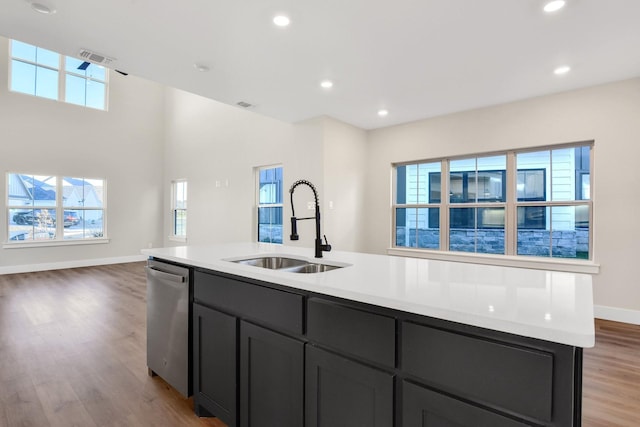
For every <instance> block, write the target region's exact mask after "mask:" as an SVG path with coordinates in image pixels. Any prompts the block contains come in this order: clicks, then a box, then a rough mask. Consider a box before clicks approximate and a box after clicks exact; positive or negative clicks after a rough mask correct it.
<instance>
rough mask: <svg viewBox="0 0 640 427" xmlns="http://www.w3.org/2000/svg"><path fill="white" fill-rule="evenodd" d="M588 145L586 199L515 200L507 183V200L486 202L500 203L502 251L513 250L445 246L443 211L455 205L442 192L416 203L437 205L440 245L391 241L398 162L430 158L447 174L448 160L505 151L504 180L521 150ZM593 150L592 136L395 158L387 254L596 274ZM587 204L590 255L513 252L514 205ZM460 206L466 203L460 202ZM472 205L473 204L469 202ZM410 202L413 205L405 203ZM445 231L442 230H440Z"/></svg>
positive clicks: (510, 175) (445, 189) (510, 177)
mask: <svg viewBox="0 0 640 427" xmlns="http://www.w3.org/2000/svg"><path fill="white" fill-rule="evenodd" d="M584 145H588V146H589V147H590V149H591V155H590V157H589V162H590V165H589V168H590V174H591V194H590V196H589V199H587V200H568V201H545V202H518V201H517V197H516V194H509V191H510V189H511V187H510V186H509V185H507V193H508V194H507V195H506V196H507V197H506V199H507V201H506V202H502V203H491V204H486V205H487V206H499V205H503V206H504V207H505V251H510V252H512V253H514V254H485V253H474V252H455V251H450V250H448V248H449V232H448V229H449V216H448V215H447V214H446V213H447V211H448V209H450V208H451V207H452V206H453V207H457V206H458V204H451V203H450V202H449V201H448V200H445V197H444V196H442V197H441V200H440V203H433V204H428V205H429V206H427V205H425V206H422V205H420V207H429V208H439V209H440V249H427V248H409V247H402V246H395V245H394V242H395V240H396V225H395V224H396V208H397V207H404V205H402V204H397V203H396V202H395V201H396V200H397V194H396V191H397V182H396V179H397V174H396V173H395V169H396V168H397V167H398V166H402V165H410V164H420V163H433V162H441V176H442V177H444V176H447V177H448V176H449V161H451V160H456V159H466V158H472V157H485V156H494V155H506V157H507V160H506V161H507V168H506V173H507V178H506V179H507V181H508V182H509V181H510V180H514V177H513V173H514V171H516V170H517V165H516V154H517V153H525V152H535V151H542V150H557V149H562V148H571V147H579V146H584ZM594 151H595V143H594V141H593V140H590V141H580V142H573V143H566V144H557V145H546V146H541V147H531V148H528V149H517V150H505V151H499V152H488V153H476V154H469V155H464V156H452V157H447V158H436V159H425V160H417V161H409V162H398V163H394V164H392V169H393V173H392V187H391V188H392V191H391V197H392V199H391V201H392V203H391V215H390V218H391V242H390V247H388V248H387V254H388V255H395V256H405V257H414V258H425V259H433V260H442V261H454V262H467V263H476V264H488V265H498V266H505V267H521V268H533V269H542V270H554V271H565V272H574V273H586V274H598V273H599V272H600V264H598V263H597V262H595V258H594V255H595V253H594V249H593V218H594V213H593V210H594V209H593V194H594V190H593V189H594V187H595V185H594V179H595V178H594V177H595V174H594V169H593V165H594V157H595V156H594V154H593V153H594ZM442 183H443V184H444V186H443V193H442V194H443V195H445V194H449V191H448V189H449V187H448V186H449V180H448V179H442ZM513 192H514V193H515V187H513ZM585 204H588V205H589V254H590V256H591V258H590V259H589V260H576V259H572V258H554V257H535V256H526V255H515V253H516V252H517V239H516V235H515V234H516V233H515V228H514V225H513V224H516V223H517V207H518V206H528V205H536V206H539V205H544V206H549V207H552V206H571V205H574V206H577V205H585ZM464 205H465V206H464V207H467V206H466V205H467V204H464ZM468 205H470V206H469V207H478V206H479V205H485V204H483V203H480V204H478V203H475V204H471V203H470V204H468ZM471 205H473V206H471ZM407 206H413V205H407ZM445 229H446V230H447V231H443V230H445Z"/></svg>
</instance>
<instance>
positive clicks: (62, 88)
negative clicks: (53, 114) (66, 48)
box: [58, 55, 67, 102]
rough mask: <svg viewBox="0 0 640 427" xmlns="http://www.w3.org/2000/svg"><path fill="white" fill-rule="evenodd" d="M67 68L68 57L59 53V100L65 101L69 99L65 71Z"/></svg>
mask: <svg viewBox="0 0 640 427" xmlns="http://www.w3.org/2000/svg"><path fill="white" fill-rule="evenodd" d="M65 68H66V59H65V56H64V55H59V59H58V101H62V102H65V100H66V99H67V85H66V78H65V77H66V74H65V72H64V70H65Z"/></svg>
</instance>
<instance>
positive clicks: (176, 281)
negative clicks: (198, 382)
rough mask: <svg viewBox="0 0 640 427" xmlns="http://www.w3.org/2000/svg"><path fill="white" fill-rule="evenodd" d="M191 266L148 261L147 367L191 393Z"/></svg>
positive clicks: (176, 387) (181, 391)
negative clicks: (188, 267)
mask: <svg viewBox="0 0 640 427" xmlns="http://www.w3.org/2000/svg"><path fill="white" fill-rule="evenodd" d="M189 319H190V316H189V269H187V268H184V267H180V266H176V265H172V264H167V263H163V262H159V261H156V260H149V261H148V264H147V367H148V368H149V374H150V375H154V374H155V375H159V376H160V377H162V378H163V379H164V380H165V381H166V382H167V383H169V384H170V385H171V386H173V388H175V389H176V390H177V391H178V392H180V394H182V395H183V396H185V397H188V396H190V395H191V387H190V379H191V375H190V371H189V360H190V357H189Z"/></svg>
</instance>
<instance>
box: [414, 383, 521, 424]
mask: <svg viewBox="0 0 640 427" xmlns="http://www.w3.org/2000/svg"><path fill="white" fill-rule="evenodd" d="M402 425H403V426H404V427H441V426H473V427H525V426H526V425H527V424H524V423H521V422H518V421H515V420H512V419H511V418H507V417H505V416H503V415H500V414H497V413H495V412H490V411H487V410H485V409H481V408H478V407H477V406H473V405H470V404H468V403H465V402H461V401H459V400H456V399H453V398H451V397H448V396H445V395H443V394H440V393H436V392H435V391H432V390H428V389H426V388H423V387H419V386H417V385H415V384H412V383H410V382H407V381H403V382H402Z"/></svg>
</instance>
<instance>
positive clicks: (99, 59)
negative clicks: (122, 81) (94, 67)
mask: <svg viewBox="0 0 640 427" xmlns="http://www.w3.org/2000/svg"><path fill="white" fill-rule="evenodd" d="M78 56H79V57H80V58H82V59H84V60H85V61H89V62H91V63H93V64H98V65H109V64H111V63H112V62H113V61H115V59H114V58H109V57H108V56H105V55H102V54H100V53H96V52H93V51H90V50H88V49H80V53H78Z"/></svg>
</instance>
